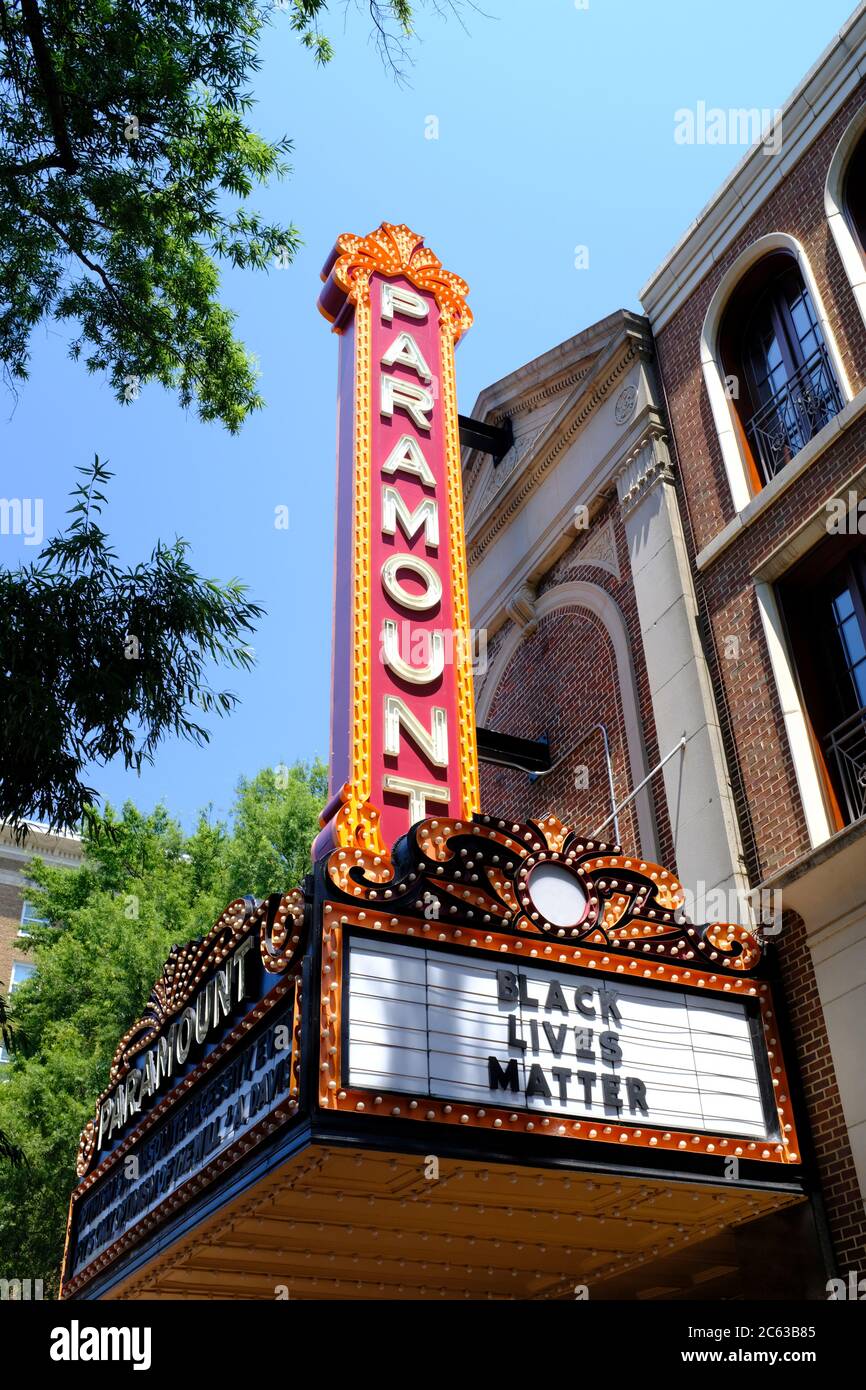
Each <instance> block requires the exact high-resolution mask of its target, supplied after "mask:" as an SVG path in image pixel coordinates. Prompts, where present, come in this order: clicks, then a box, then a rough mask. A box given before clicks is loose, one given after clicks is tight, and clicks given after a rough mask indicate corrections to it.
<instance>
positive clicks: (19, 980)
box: [9, 960, 36, 994]
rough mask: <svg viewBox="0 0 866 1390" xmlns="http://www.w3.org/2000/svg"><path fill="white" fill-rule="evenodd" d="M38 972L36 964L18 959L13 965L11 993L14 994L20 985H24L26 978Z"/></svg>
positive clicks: (10, 982)
mask: <svg viewBox="0 0 866 1390" xmlns="http://www.w3.org/2000/svg"><path fill="white" fill-rule="evenodd" d="M35 974H36V966H35V965H30V963H29V962H28V961H23V960H16V962H15V964H14V965H13V966H12V978H11V980H10V981H9V993H10V994H12V993H13V991H14V990H16V989H17V988H18V986H19V985H23V983H24V981H25V980H29V979H30V977H31V976H32V975H35Z"/></svg>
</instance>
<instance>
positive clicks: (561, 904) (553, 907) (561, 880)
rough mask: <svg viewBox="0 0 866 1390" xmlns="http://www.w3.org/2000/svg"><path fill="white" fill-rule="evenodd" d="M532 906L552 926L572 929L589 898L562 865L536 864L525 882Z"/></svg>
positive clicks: (584, 913) (582, 914)
mask: <svg viewBox="0 0 866 1390" xmlns="http://www.w3.org/2000/svg"><path fill="white" fill-rule="evenodd" d="M526 888H527V892H528V893H529V896H530V898H531V899H532V905H533V907H534V908H535V910H536V912H539V913H540V914H541V916H542V917H543V918H544V920H545V921H546V922H550V924H551V926H554V927H576V926H577V925H578V923H580V922H582V921H583V919H584V917H585V916H586V912H587V908H588V907H589V899H588V897H587V895H586V891H585V889H584V887H583V885H582V884H581V882H580V880H579V879H578V878H577V876H576V875H575V874H573V873H570V872H569V870H568V869H566V868H564V867H563V866H562V864H537V865H536V867H535V868H534V869H533V870H532V872H531V873H530V875H529V878H528V880H527V883H526Z"/></svg>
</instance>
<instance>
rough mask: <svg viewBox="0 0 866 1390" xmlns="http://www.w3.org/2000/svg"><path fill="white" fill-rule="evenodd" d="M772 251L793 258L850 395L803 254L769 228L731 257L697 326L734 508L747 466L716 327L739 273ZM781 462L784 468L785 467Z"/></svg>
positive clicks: (741, 499)
mask: <svg viewBox="0 0 866 1390" xmlns="http://www.w3.org/2000/svg"><path fill="white" fill-rule="evenodd" d="M775 251H784V252H787V253H788V254H790V255H792V256H794V257H795V259H796V261H797V265H798V266H799V269H800V274H801V275H802V277H803V282H804V284H805V285H806V288H807V289H808V291H809V294H810V296H811V299H812V303H813V305H814V307H815V313H816V315H817V317H818V322H819V324H820V326H821V333H822V334H823V337H824V342H825V343H826V345H827V352H828V353H829V355H830V360H831V362H832V365H833V370H834V372H835V374H836V380H837V382H838V384H839V389H840V391H841V393H842V396H843V398H844V400H845V402H846V403H847V402H848V401H851V400H853V397H854V393H853V391H852V390H851V383H850V382H849V380H848V374H847V372H846V371H845V364H844V362H843V361H842V354H841V353H840V351H839V348H838V345H837V343H836V339H835V337H834V336H833V330H832V328H831V327H830V320H829V319H828V317H827V311H826V309H825V307H824V301H823V300H822V298H821V294H820V291H819V289H818V285H817V282H816V280H815V276H814V275H813V274H812V267H811V266H810V264H809V258H808V256H807V255H806V252H805V251H804V250H803V247H802V246H801V244H800V242H799V241H797V239H796V238H795V237H792V236H790V235H789V234H788V233H787V232H769V233H768V234H767V235H766V236H762V237H758V239H757V241H754V242H752V244H751V246H747V247H746V250H745V251H743V252H742V253H741V254H740V255H739V256H738V257H737V259H736V260H735V261H734V263H733V265H732V266H731V267H730V269H729V270H728V271H727V272H726V273H725V275H723V276H722V279H721V281H720V282H719V285H718V287H717V289H716V292H715V294H714V295H713V297H712V299H711V300H710V302H709V305H708V306H707V312H706V314H705V316H704V323H703V327H702V329H701V370H702V371H703V374H704V383H705V385H706V388H707V395H708V396H709V400H710V407H711V409H712V412H713V421H714V423H715V426H716V433H717V434H718V436H719V445H720V447H721V450H722V460H723V462H724V465H725V472H726V474H727V477H728V486H729V488H730V490H731V499H732V501H733V504H734V508H735V510H736V511H737V512H741V511H743V509H744V508H745V507H747V506H748V505H749V503H750V502H751V500H752V489H751V487H750V485H749V472H748V466H747V464H746V460H745V458H744V457H743V451H742V449H741V447H740V441H739V439H738V438H737V433H736V430H735V428H734V403H733V401H731V400H729V398H728V396H727V394H726V392H725V370H724V366H723V365H722V361H721V355H720V353H719V329H720V328H721V325H722V319H723V317H724V314H725V310H726V309H727V307H728V304H729V302H730V299H731V296H732V295H733V294H734V293H735V291H736V288H737V286H738V285H739V283H740V281H741V280H742V278H743V276H744V275H745V274H746V272H747V271H748V270H750V269H751V268H752V266H753V265H756V264H757V263H758V261H761V260H763V259H764V257H765V256H769V255H771V254H772V253H773V252H775ZM807 447H808V446H807ZM795 457H796V456H795ZM791 463H794V459H792V460H791ZM786 466H787V467H790V466H791V465H790V464H788V465H786Z"/></svg>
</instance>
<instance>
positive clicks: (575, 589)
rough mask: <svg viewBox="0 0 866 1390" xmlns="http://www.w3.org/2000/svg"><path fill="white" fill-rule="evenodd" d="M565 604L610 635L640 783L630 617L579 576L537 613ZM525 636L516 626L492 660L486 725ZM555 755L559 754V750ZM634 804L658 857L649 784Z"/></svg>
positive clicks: (547, 597) (632, 765)
mask: <svg viewBox="0 0 866 1390" xmlns="http://www.w3.org/2000/svg"><path fill="white" fill-rule="evenodd" d="M560 608H585V609H586V610H587V611H588V612H590V613H592V614H593V615H594V616H595V617H596V618H598V619H599V621H600V622H601V623H603V624H604V626H605V628H606V629H607V632H608V634H609V636H610V640H611V645H612V647H613V652H614V660H615V661H616V671H617V684H618V686H619V693H620V696H621V699H622V711H623V720H624V722H625V731H626V742H627V744H628V760H629V770H630V773H631V785H632V787H636V786H637V785H638V783H639V782H642V781H643V779H644V778H645V777H646V775H647V773H648V772H649V771H650V767H649V763H648V761H647V756H646V748H645V746H644V739H643V727H642V723H641V718H640V704H639V701H638V694H637V685H636V682H635V674H634V662H633V660H632V654H631V644H630V643H629V639H628V629H627V627H626V623H625V618H624V617H623V614H622V611H621V609H620V608H619V605H618V604H616V603H615V602H614V600H613V599H612V598H611V597H610V595H609V594H608V593H606V592H605V590H604V589H601V588H599V586H598V585H597V584H589V583H587V582H586V581H585V580H578V579H575V580H571V581H570V582H569V583H567V584H558V585H557V586H556V587H555V588H553V589H548V590H547V592H546V593H544V594H542V595H541V596H540V598H538V599H537V600H536V605H535V611H536V616H537V618H538V619H539V621H540V620H541V619H542V618H545V617H547V615H548V614H549V613H553V612H555V611H556V610H557V609H560ZM524 636H525V633H524V632H523V631H522V630H521V629H520V628H517V627H513V628H512V630H511V632H509V634H508V636H507V637H506V638H505V639H504V640H503V642H502V645H501V647H500V648H499V651H498V652H497V653H496V657H495V659H494V661H493V662H492V663H491V666H490V668H489V670H488V672H487V678H486V680H485V682H484V685H483V687H482V689H481V691H480V692H479V694H478V696H477V702H476V714H477V719H478V723H479V724H480V725H482V726H483V725H484V723H485V721H486V719H487V716H488V714H489V713H490V706H491V705H492V704H493V700H494V697H495V695H496V690H497V687H498V685H499V682H500V681H501V679H502V677H503V675H504V674H505V671H506V669H507V667H508V663H509V662H510V661H511V659H512V657H513V656H514V654H515V653H516V651H517V648H518V647H519V646H520V643H521V642H522V641H523V638H524ZM563 751H564V750H563ZM554 755H555V756H556V751H555V750H554ZM634 804H635V809H636V812H637V821H638V828H639V830H640V838H641V853H642V854H643V855H644V856H645V857H646V858H648V859H658V854H659V849H658V832H657V830H656V823H655V814H654V811H653V805H652V800H651V797H650V791H649V788H648V787H645V788H644V789H643V791H642V792H639V793H638V795H637V796H636V797H635V803H634Z"/></svg>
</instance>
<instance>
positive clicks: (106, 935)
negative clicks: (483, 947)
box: [0, 763, 326, 1290]
mask: <svg viewBox="0 0 866 1390" xmlns="http://www.w3.org/2000/svg"><path fill="white" fill-rule="evenodd" d="M325 780H326V773H325V769H324V767H323V766H322V764H321V763H315V764H313V765H312V766H305V765H303V764H295V765H294V766H292V767H280V768H278V769H277V770H276V771H275V772H274V771H271V770H266V771H264V772H261V773H259V775H258V776H257V777H254V778H253V779H252V780H247V779H243V780H242V781H241V783H240V785H239V788H238V794H237V799H236V802H235V805H234V808H233V812H232V816H231V819H230V822H229V824H228V825H225V824H221V823H212V822H211V821H210V820H209V819H208V817H207V816H205V815H203V816H202V817H201V818H200V820H199V823H198V825H197V827H196V829H195V831H194V833H193V834H191V835H186V834H184V833H183V831H182V830H181V828H180V827H179V825H178V824H177V822H176V821H174V820H172V818H171V817H170V816H169V814H168V812H167V811H166V810H165V809H164V808H162V807H160V808H158V809H157V810H156V811H154V812H153V814H152V815H143V814H142V813H141V812H139V811H137V810H136V808H135V807H134V806H132V805H130V804H128V805H126V806H125V807H124V808H123V813H122V815H120V816H118V815H116V814H115V813H114V812H112V811H111V809H110V808H109V809H108V810H107V811H106V812H105V814H104V815H103V816H100V817H98V818H95V819H94V820H93V821H92V822H91V824H90V826H89V829H88V831H87V832H86V835H85V858H84V862H83V863H82V865H81V867H80V868H77V869H74V870H68V869H60V868H54V867H51V866H49V865H45V864H43V863H41V862H40V861H39V860H38V859H34V860H33V861H32V862H31V865H30V866H29V867H28V874H29V875H30V876H31V877H32V879H33V881H34V883H35V884H36V885H37V886H36V888H35V889H34V888H28V890H27V893H28V899H29V900H30V901H32V902H33V903H34V905H37V906H38V908H39V915H40V916H42V917H45V918H47V920H48V922H49V923H50V925H49V926H37V925H34V926H33V927H32V928H31V932H32V934H31V936H30V938H29V940H28V941H27V942H26V943H22V944H24V945H25V946H26V949H27V950H28V952H29V955H30V958H31V959H32V960H33V962H34V964H35V965H36V967H37V973H36V975H34V976H33V977H32V978H31V979H30V980H28V981H26V982H25V983H24V984H22V985H21V986H20V987H19V988H18V989H17V990H16V991H15V995H14V997H13V999H12V1001H11V1004H10V1006H9V1011H10V1014H11V1016H12V1022H13V1024H14V1028H15V1033H14V1037H15V1041H16V1047H15V1051H14V1053H13V1054H12V1060H11V1061H10V1062H9V1063H8V1064H7V1065H6V1066H5V1067H4V1068H3V1069H2V1073H0V1075H2V1082H0V1133H2V1134H3V1135H5V1136H6V1140H7V1143H8V1144H9V1145H10V1146H12V1149H13V1150H14V1151H15V1152H16V1153H19V1152H20V1155H23V1161H19V1162H18V1163H15V1162H13V1161H11V1160H10V1159H9V1158H6V1157H4V1155H3V1153H2V1152H0V1277H6V1278H40V1277H41V1278H43V1279H44V1280H45V1281H46V1289H51V1290H56V1288H57V1283H58V1276H59V1265H60V1259H61V1256H62V1253H63V1240H64V1233H65V1227H66V1212H67V1207H68V1201H69V1194H70V1192H71V1190H72V1187H73V1186H74V1183H75V1181H76V1179H75V1155H76V1151H77V1148H78V1139H79V1135H80V1133H81V1130H82V1129H83V1127H84V1125H85V1124H86V1122H87V1120H89V1119H90V1118H91V1116H92V1113H93V1106H94V1102H95V1100H96V1097H97V1096H98V1095H99V1093H100V1092H101V1091H102V1090H104V1088H105V1086H106V1085H107V1083H108V1075H109V1067H110V1064H111V1059H112V1057H113V1056H114V1051H115V1048H116V1047H117V1043H118V1041H119V1040H120V1038H121V1037H122V1036H123V1034H124V1033H125V1032H126V1030H127V1028H129V1027H130V1025H131V1024H132V1023H133V1022H134V1021H135V1020H136V1019H137V1018H139V1017H140V1015H141V1013H142V1010H143V1008H144V1005H145V1003H146V1001H147V997H148V995H149V994H150V991H151V989H152V988H153V985H154V983H155V981H156V979H157V977H158V976H159V974H160V973H161V970H162V966H163V963H164V961H165V959H166V957H167V956H168V953H169V950H170V949H171V947H172V945H174V944H175V943H182V942H186V941H189V940H191V939H193V938H194V937H200V936H202V935H204V934H205V932H207V931H208V930H209V929H210V928H211V926H212V925H213V923H214V921H215V920H216V918H217V917H218V916H219V914H220V912H221V911H222V909H223V908H224V907H225V906H226V904H227V903H228V902H230V901H231V900H232V899H233V898H236V897H238V896H240V895H242V894H245V893H250V892H253V893H254V894H256V895H258V896H264V895H265V894H267V893H272V892H276V891H285V890H287V889H289V888H291V887H294V886H296V885H297V884H298V883H299V882H300V881H301V879H302V877H303V875H304V873H306V872H308V870H309V854H310V845H311V844H312V841H313V839H314V837H315V834H316V831H317V828H318V827H317V817H318V813H319V810H320V809H321V806H322V803H323V800H324V796H325Z"/></svg>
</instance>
